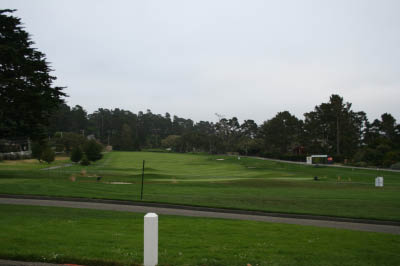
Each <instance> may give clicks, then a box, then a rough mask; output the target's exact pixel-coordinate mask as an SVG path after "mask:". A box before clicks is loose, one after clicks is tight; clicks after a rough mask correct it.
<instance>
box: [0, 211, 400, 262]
mask: <svg viewBox="0 0 400 266" xmlns="http://www.w3.org/2000/svg"><path fill="white" fill-rule="evenodd" d="M0 215H1V217H2V219H0V228H1V229H2V230H0V239H1V241H0V257H1V258H8V259H16V260H28V261H45V262H59V263H73V264H84V265H93V266H104V265H139V264H141V263H143V214H133V213H124V212H114V211H98V210H86V209H68V208H56V207H38V206H18V205H1V204H0ZM399 249H400V236H399V235H390V234H381V233H367V232H357V231H350V230H338V229H328V228H319V227H312V226H299V225H283V224H275V223H264V222H253V221H235V220H225V219H206V218H190V217H178V216H168V215H161V216H160V217H159V248H158V250H159V265H242V266H243V265H247V264H251V265H253V266H255V265H286V266H288V265H296V266H302V265H304V266H312V265H325V266H330V265H332V266H333V265H336V266H344V265H351V266H357V265H360V266H368V265H380V266H384V265H387V266H393V265H399V264H400V254H399V252H398V251H399Z"/></svg>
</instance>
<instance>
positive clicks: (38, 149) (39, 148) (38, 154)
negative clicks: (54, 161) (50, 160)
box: [32, 142, 46, 162]
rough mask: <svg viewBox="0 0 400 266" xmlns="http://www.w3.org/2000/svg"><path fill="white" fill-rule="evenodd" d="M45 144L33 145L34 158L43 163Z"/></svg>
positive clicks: (35, 143)
mask: <svg viewBox="0 0 400 266" xmlns="http://www.w3.org/2000/svg"><path fill="white" fill-rule="evenodd" d="M45 146H46V145H45V144H43V143H39V142H33V143H32V157H33V158H35V159H38V161H39V162H40V161H42V154H43V151H44V150H45Z"/></svg>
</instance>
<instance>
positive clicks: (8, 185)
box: [0, 152, 400, 221]
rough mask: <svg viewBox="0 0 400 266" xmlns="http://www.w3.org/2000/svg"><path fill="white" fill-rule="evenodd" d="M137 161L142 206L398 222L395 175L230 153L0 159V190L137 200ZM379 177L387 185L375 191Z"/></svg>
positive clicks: (399, 177) (399, 182)
mask: <svg viewBox="0 0 400 266" xmlns="http://www.w3.org/2000/svg"><path fill="white" fill-rule="evenodd" d="M217 159H224V160H223V161H222V160H217ZM142 160H146V169H145V185H144V200H145V201H152V202H166V203H175V204H188V205H197V206H212V207H223V208H236V209H250V210H262V211H272V212H288V213H300V214H317V215H329V216H341V217H354V218H370V219H383V220H397V221H400V173H394V172H382V171H376V170H359V169H343V168H332V167H320V168H315V167H310V166H305V165H294V164H287V163H280V162H279V163H278V162H271V161H263V160H258V159H252V158H241V159H240V160H238V159H237V158H236V157H228V156H209V155H193V154H166V153H149V152H112V153H108V154H106V155H105V158H104V159H102V160H101V161H99V162H96V163H95V164H93V165H91V166H89V167H82V166H79V165H75V166H71V167H66V168H59V169H54V170H50V171H43V170H40V169H41V168H44V167H48V165H46V164H39V163H37V162H35V161H29V162H20V163H17V162H16V163H12V164H10V163H7V162H3V163H0V193H9V194H34V195H51V196H73V197H88V198H109V199H122V200H139V199H140V188H141V166H142ZM65 162H67V161H58V162H57V163H58V164H63V163H65ZM82 170H84V171H85V173H83V174H81V171H82ZM98 176H102V179H101V181H100V182H96V178H97V177H98ZM314 176H318V177H319V178H320V181H313V177H314ZM339 176H340V181H339V182H338V177H339ZM376 176H384V178H385V187H384V188H375V187H374V179H375V177H376ZM112 182H125V183H128V184H112Z"/></svg>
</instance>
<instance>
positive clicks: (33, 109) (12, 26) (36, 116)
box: [0, 9, 66, 139]
mask: <svg viewBox="0 0 400 266" xmlns="http://www.w3.org/2000/svg"><path fill="white" fill-rule="evenodd" d="M13 11H14V10H9V9H5V10H0V138H7V137H18V136H29V137H32V138H34V139H40V138H42V137H43V136H44V133H45V130H46V126H47V125H48V120H49V118H50V116H51V114H52V113H53V112H54V111H55V110H57V108H58V106H59V105H60V104H61V103H62V102H63V100H62V97H63V96H66V95H65V93H63V92H62V89H63V88H62V87H55V86H53V85H52V84H53V81H54V80H55V79H56V78H55V77H54V76H51V75H50V71H51V69H50V67H49V63H48V62H47V61H46V58H45V55H44V54H43V53H41V52H40V51H38V50H36V49H35V48H33V47H32V45H33V44H34V43H33V41H31V40H30V37H29V34H28V33H27V32H26V31H25V30H24V29H23V27H22V25H21V21H20V19H19V18H17V17H14V16H12V15H10V14H11V13H12V12H13Z"/></svg>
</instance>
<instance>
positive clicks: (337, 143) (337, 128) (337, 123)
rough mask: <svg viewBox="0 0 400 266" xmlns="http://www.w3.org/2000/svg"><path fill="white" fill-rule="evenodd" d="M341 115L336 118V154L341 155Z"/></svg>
mask: <svg viewBox="0 0 400 266" xmlns="http://www.w3.org/2000/svg"><path fill="white" fill-rule="evenodd" d="M339 133H340V130H339V115H338V116H337V117H336V153H337V154H338V155H340V136H339Z"/></svg>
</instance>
